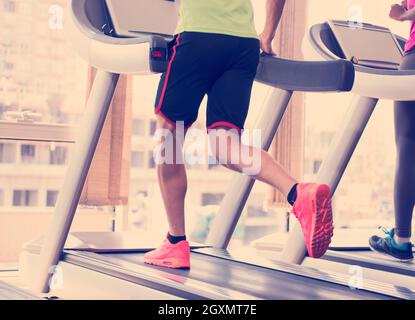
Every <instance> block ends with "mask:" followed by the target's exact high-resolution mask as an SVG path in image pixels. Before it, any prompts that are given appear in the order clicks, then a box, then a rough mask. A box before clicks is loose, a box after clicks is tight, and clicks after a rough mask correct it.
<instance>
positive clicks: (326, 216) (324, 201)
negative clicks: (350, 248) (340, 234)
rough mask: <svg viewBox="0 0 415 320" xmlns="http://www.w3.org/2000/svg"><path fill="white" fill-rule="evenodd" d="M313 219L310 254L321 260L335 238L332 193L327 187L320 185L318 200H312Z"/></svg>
mask: <svg viewBox="0 0 415 320" xmlns="http://www.w3.org/2000/svg"><path fill="white" fill-rule="evenodd" d="M311 206H312V208H313V217H312V224H311V230H312V232H311V233H310V236H309V239H308V242H307V244H308V253H309V255H310V256H311V257H313V258H321V257H322V256H323V255H324V254H325V253H326V251H327V249H328V248H329V245H330V243H331V239H332V237H333V230H334V227H333V212H332V207H331V192H330V187H329V186H327V185H319V186H318V187H317V191H316V198H315V199H312V203H311Z"/></svg>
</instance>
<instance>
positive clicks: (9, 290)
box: [0, 281, 40, 300]
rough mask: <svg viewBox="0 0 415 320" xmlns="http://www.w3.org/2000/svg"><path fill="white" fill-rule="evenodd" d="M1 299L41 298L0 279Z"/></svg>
mask: <svg viewBox="0 0 415 320" xmlns="http://www.w3.org/2000/svg"><path fill="white" fill-rule="evenodd" d="M0 300H40V298H38V297H36V296H34V295H31V294H30V293H27V292H25V291H23V290H21V289H18V288H16V287H13V286H11V285H9V284H7V283H5V282H2V281H0Z"/></svg>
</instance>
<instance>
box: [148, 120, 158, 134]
mask: <svg viewBox="0 0 415 320" xmlns="http://www.w3.org/2000/svg"><path fill="white" fill-rule="evenodd" d="M156 130H157V121H156V120H151V121H150V132H149V133H150V136H154V135H155V134H156Z"/></svg>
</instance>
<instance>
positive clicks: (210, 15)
mask: <svg viewBox="0 0 415 320" xmlns="http://www.w3.org/2000/svg"><path fill="white" fill-rule="evenodd" d="M176 2H177V5H178V6H179V7H178V10H179V15H180V20H179V24H178V27H177V29H176V34H179V33H182V32H184V31H193V32H206V33H219V34H226V35H230V36H236V37H245V38H258V34H257V32H256V30H255V23H254V10H253V7H252V3H251V0H179V1H177V0H176Z"/></svg>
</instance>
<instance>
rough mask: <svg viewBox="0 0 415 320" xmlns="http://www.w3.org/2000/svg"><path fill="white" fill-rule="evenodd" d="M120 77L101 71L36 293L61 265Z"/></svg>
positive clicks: (47, 241) (43, 254)
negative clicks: (63, 252)
mask: <svg viewBox="0 0 415 320" xmlns="http://www.w3.org/2000/svg"><path fill="white" fill-rule="evenodd" d="M118 79H119V75H118V74H112V73H108V72H105V71H102V70H98V72H97V74H96V77H95V81H94V84H93V87H92V90H91V94H90V96H89V99H88V103H87V106H86V111H85V114H84V117H83V120H82V122H81V125H80V128H81V130H82V131H80V132H79V138H78V140H77V142H76V144H75V150H74V152H73V156H72V158H71V161H70V164H69V167H68V170H67V172H66V177H65V180H64V184H63V187H62V188H61V190H60V192H59V197H58V200H57V203H56V207H55V213H54V216H53V220H52V222H51V224H50V228H49V230H48V234H47V236H46V238H45V241H44V243H43V247H42V250H41V254H40V260H39V265H38V272H37V275H38V278H37V279H35V283H34V290H36V292H44V293H47V292H48V291H49V279H50V277H51V276H52V275H53V272H54V267H55V266H56V265H57V264H58V263H59V259H60V256H61V254H62V251H63V249H64V245H65V242H66V239H67V237H68V234H69V230H70V228H71V225H72V221H73V218H74V216H75V212H76V209H77V206H78V202H79V198H80V196H81V193H82V189H83V186H84V184H85V180H86V177H87V174H88V171H89V168H90V166H91V162H92V159H93V157H94V153H95V149H96V147H97V144H98V141H99V138H100V135H101V132H102V129H103V126H104V123H105V119H106V117H107V114H108V110H109V107H110V105H111V101H112V98H113V96H114V93H115V89H116V86H117V82H118Z"/></svg>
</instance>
